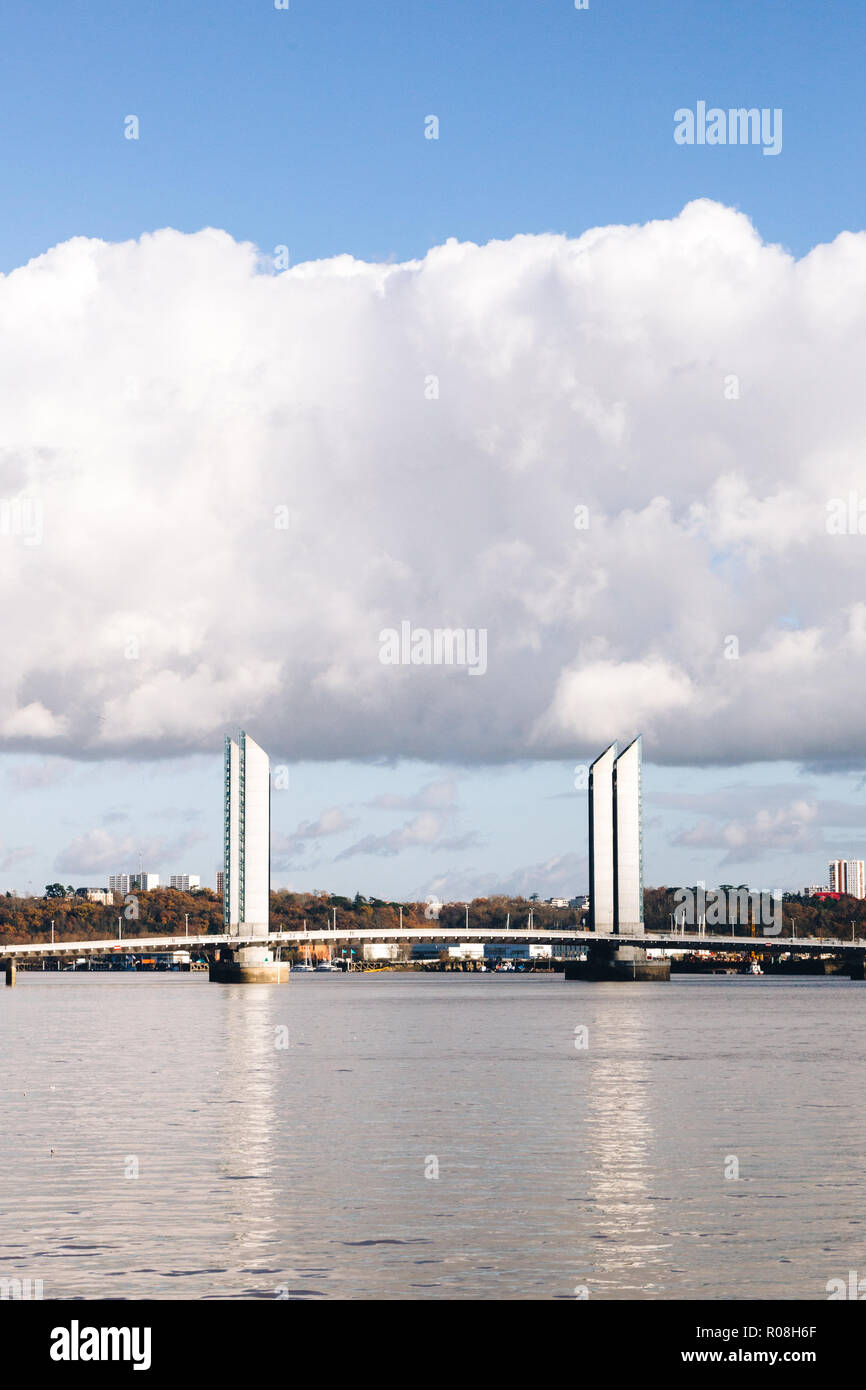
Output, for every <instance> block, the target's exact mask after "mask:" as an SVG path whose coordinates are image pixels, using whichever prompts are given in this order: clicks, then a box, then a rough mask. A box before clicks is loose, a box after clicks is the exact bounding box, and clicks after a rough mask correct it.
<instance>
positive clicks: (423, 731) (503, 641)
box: [0, 201, 866, 810]
mask: <svg viewBox="0 0 866 1390" xmlns="http://www.w3.org/2000/svg"><path fill="white" fill-rule="evenodd" d="M864 291H866V234H857V235H851V234H847V233H846V234H843V235H842V236H840V237H839V238H837V240H836V241H835V242H833V243H832V244H831V245H828V246H822V247H819V248H817V249H816V250H815V251H813V252H812V253H811V254H810V255H809V256H807V257H805V258H804V259H802V260H800V261H795V260H794V259H793V258H792V257H791V256H789V255H788V254H787V253H785V252H784V251H783V250H782V249H781V248H779V247H776V246H768V245H765V244H763V243H762V241H761V239H760V237H759V236H758V234H757V232H756V231H755V230H754V228H753V227H752V226H751V225H750V223H749V222H748V220H747V219H746V218H745V217H744V216H742V215H741V214H739V213H736V212H734V211H732V210H730V209H727V208H724V207H721V206H719V205H717V204H713V203H710V202H706V201H702V202H697V203H693V204H690V205H689V206H688V207H687V208H686V209H684V211H683V212H682V214H681V215H680V216H679V217H677V218H675V219H673V220H671V221H665V222H654V223H650V224H648V225H645V226H633V227H604V228H596V229H594V230H592V231H590V232H587V233H586V234H585V235H584V236H583V237H581V238H579V239H577V240H569V239H567V238H565V237H562V236H557V235H545V236H518V237H515V238H514V239H513V240H511V241H508V242H492V243H490V244H489V245H487V246H483V247H477V246H473V245H471V244H458V243H456V242H454V241H450V242H448V243H447V244H446V245H444V246H440V247H436V248H434V249H433V250H431V251H430V252H429V254H428V255H427V256H426V257H425V258H424V259H423V260H421V261H417V262H411V263H407V264H402V265H401V264H395V265H368V264H364V263H361V262H356V261H353V260H352V259H351V257H338V258H336V259H334V260H330V261H322V262H316V263H310V264H307V265H302V266H297V267H295V268H293V269H292V270H290V271H288V272H286V273H285V274H282V275H280V276H272V275H269V274H262V263H261V258H260V257H259V255H258V253H257V252H256V249H255V248H254V247H252V246H250V245H245V244H237V243H235V242H234V241H233V240H232V239H231V238H230V237H229V236H228V235H227V234H226V233H223V232H219V231H214V230H207V231H203V232H199V233H197V234H195V235H184V234H181V233H179V232H175V231H170V230H166V231H161V232H158V233H156V234H154V235H149V236H145V237H143V238H142V239H141V240H140V241H139V242H127V243H123V244H120V245H109V244H106V243H104V242H99V241H90V240H86V239H83V238H78V239H75V240H73V241H70V242H67V243H65V244H63V245H61V246H58V247H55V248H54V249H53V250H52V251H50V252H48V253H47V254H46V255H44V256H41V257H39V258H38V259H36V260H34V261H31V262H30V263H29V264H28V265H27V266H24V267H22V268H21V269H19V270H16V271H14V272H13V273H12V274H10V275H8V276H5V277H2V278H0V318H2V322H3V324H4V332H3V336H2V341H0V419H2V420H3V437H2V441H0V499H7V500H12V499H15V498H19V499H20V498H25V497H29V498H34V499H38V500H39V501H40V502H41V514H40V515H41V528H42V539H41V541H39V542H38V543H35V542H36V537H35V536H32V535H30V536H21V535H16V534H14V533H12V532H9V533H3V534H0V584H2V588H3V593H4V633H5V641H4V661H3V664H2V669H0V740H2V743H3V745H4V746H5V747H7V748H12V749H22V750H30V751H47V752H50V753H53V754H73V755H80V754H82V753H85V754H87V755H88V756H89V757H93V756H99V755H100V754H102V753H104V754H105V756H111V757H118V756H125V755H128V756H149V755H156V754H163V753H166V754H181V753H184V752H187V751H192V750H200V749H208V750H215V749H217V748H218V747H219V744H220V740H221V737H222V734H223V732H224V730H225V729H226V728H231V727H233V726H235V725H236V724H239V723H240V724H244V725H246V726H247V727H249V730H250V732H251V734H252V735H253V736H254V737H256V738H257V739H259V740H260V741H261V742H262V743H264V744H265V746H266V747H268V748H269V749H270V750H272V751H273V752H274V753H278V754H279V756H281V757H286V758H289V759H293V758H301V757H311V758H338V757H344V756H346V757H366V758H376V757H398V756H409V757H418V758H427V759H429V760H431V761H438V762H446V763H447V762H448V761H450V760H454V761H459V760H462V759H470V760H480V761H490V762H493V761H497V760H503V759H511V758H520V757H525V756H532V757H556V758H560V757H561V758H571V757H573V756H580V757H582V756H586V755H587V754H589V753H591V752H593V751H595V750H596V749H597V747H598V746H599V745H601V744H604V743H606V742H607V741H608V740H609V739H610V738H613V737H619V738H620V739H622V738H625V737H628V735H629V734H630V733H632V732H635V731H636V730H638V729H642V730H643V732H644V733H645V736H646V743H645V750H646V753H647V755H648V757H650V758H655V759H657V760H660V761H669V762H688V761H693V760H703V761H711V760H720V761H731V762H734V761H736V762H743V761H746V760H748V759H751V758H759V757H763V758H789V757H793V758H805V759H810V760H813V761H815V762H817V761H819V760H821V759H828V758H829V759H832V758H834V757H844V756H849V755H850V752H851V749H852V748H853V747H856V746H857V745H858V743H859V742H862V740H863V737H864V735H866V705H864V702H863V700H862V696H861V692H862V689H863V686H864V680H866V636H864V634H866V620H864V607H863V600H862V578H861V576H862V573H863V565H864V558H866V536H860V535H858V534H854V535H830V534H828V533H827V530H826V525H825V520H826V504H827V502H828V500H829V499H831V498H834V497H839V498H844V497H847V495H848V493H849V491H851V490H855V491H857V492H858V493H859V494H860V495H861V496H863V497H864V499H866V461H864V460H866V394H864V392H863V391H862V383H861V380H860V378H861V374H862V367H861V364H862V360H863V355H864V350H866V310H864V308H863V305H864V303H866V293H864ZM431 375H435V376H436V377H438V379H439V398H438V399H436V400H430V399H427V398H426V397H425V383H426V381H427V379H428V378H429V377H430V376H431ZM732 375H736V377H737V378H738V382H739V398H738V399H733V400H732V399H726V398H725V382H726V378H730V377H731V376H732ZM578 505H583V506H586V507H587V508H588V509H589V527H588V529H585V530H577V529H575V526H574V509H575V507H576V506H578ZM278 508H287V509H288V514H289V518H290V520H289V525H288V527H287V528H284V529H280V528H277V527H275V525H274V519H275V516H277V515H278V513H277V509H278ZM280 515H282V514H281V513H280ZM7 530H8V528H7ZM404 619H408V620H409V621H410V622H411V623H412V624H413V625H415V626H424V627H429V628H433V627H467V628H470V627H471V628H485V629H487V632H488V670H487V673H486V675H485V676H484V677H483V678H478V679H473V680H470V679H467V676H466V672H465V669H464V670H460V669H459V668H456V669H455V668H451V669H449V668H447V667H423V666H417V667H412V666H407V667H386V666H383V665H382V664H381V663H380V661H379V644H378V634H379V632H380V631H381V630H382V629H383V628H386V627H394V626H397V625H399V623H400V622H401V621H403V620H404ZM730 636H734V637H736V639H737V642H738V645H739V656H738V658H737V659H735V660H727V659H725V656H724V649H725V642H726V640H727V639H728V638H729V637H730ZM431 809H434V810H435V808H431Z"/></svg>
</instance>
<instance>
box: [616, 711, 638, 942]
mask: <svg viewBox="0 0 866 1390" xmlns="http://www.w3.org/2000/svg"><path fill="white" fill-rule="evenodd" d="M613 806H614V814H613V841H614V842H613V856H614V864H615V866H616V872H615V875H614V922H615V927H614V930H615V931H617V932H622V933H625V934H626V935H627V936H638V935H639V934H640V933H641V932H642V931H643V827H642V805H641V741H640V735H638V737H637V738H636V739H634V741H633V742H632V743H630V744H629V745H628V747H627V748H626V749H625V751H624V752H622V753H620V755H619V757H618V758H617V759H616V761H615V763H614V765H613Z"/></svg>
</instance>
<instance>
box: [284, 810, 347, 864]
mask: <svg viewBox="0 0 866 1390" xmlns="http://www.w3.org/2000/svg"><path fill="white" fill-rule="evenodd" d="M355 824H357V818H356V817H352V816H348V815H347V814H346V812H345V811H344V810H342V808H341V807H339V806H329V807H328V808H327V810H325V811H323V812H322V813H321V815H320V816H318V817H317V818H316V820H312V821H310V820H308V821H301V822H300V824H299V825H297V826H296V827H295V829H294V830H293V831H291V833H290V834H288V835H273V834H272V836H271V851H272V854H273V862H274V865H275V867H277V868H285V867H286V866H287V865H289V864H290V863H292V861H293V860H295V859H296V858H297V856H298V855H299V854H301V853H303V851H304V850H305V849H307V848H308V846H309V845H310V843H311V842H312V841H317V840H322V839H326V838H327V837H328V836H329V835H340V834H342V832H343V831H345V830H349V829H351V827H352V826H353V825H355Z"/></svg>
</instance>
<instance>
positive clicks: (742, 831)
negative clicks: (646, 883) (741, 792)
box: [674, 798, 824, 864]
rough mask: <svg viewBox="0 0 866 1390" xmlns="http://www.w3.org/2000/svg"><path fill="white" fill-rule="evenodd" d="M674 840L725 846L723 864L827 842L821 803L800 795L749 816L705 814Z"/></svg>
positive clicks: (803, 849) (693, 845)
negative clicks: (723, 817)
mask: <svg viewBox="0 0 866 1390" xmlns="http://www.w3.org/2000/svg"><path fill="white" fill-rule="evenodd" d="M674 844H676V845H687V846H689V847H690V848H692V849H724V850H726V853H725V854H724V855H723V856H722V859H721V860H720V861H719V862H720V863H721V864H737V863H739V862H740V861H741V860H747V859H760V858H762V857H763V856H764V855H765V854H767V852H768V851H770V850H784V851H785V852H788V853H792V852H809V851H814V850H817V849H820V848H822V847H823V845H824V838H823V834H822V831H821V827H820V823H819V817H818V807H817V805H816V804H815V802H813V801H806V800H803V799H801V798H798V799H796V800H793V801H791V802H790V803H789V804H788V805H787V806H783V807H779V808H778V809H775V810H769V809H763V810H760V811H758V812H757V813H756V814H755V815H754V816H752V817H750V818H749V819H734V820H729V821H726V822H724V823H719V822H718V821H716V820H713V819H710V818H706V819H704V820H701V821H699V822H698V824H697V825H693V826H690V827H689V828H688V829H686V830H682V831H680V832H679V834H678V835H676V836H675V837H674Z"/></svg>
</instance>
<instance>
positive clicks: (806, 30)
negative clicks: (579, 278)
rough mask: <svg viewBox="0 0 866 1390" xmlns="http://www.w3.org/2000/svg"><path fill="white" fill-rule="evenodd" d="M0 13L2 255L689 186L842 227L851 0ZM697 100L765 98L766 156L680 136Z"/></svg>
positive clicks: (686, 193)
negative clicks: (159, 231) (778, 139)
mask: <svg viewBox="0 0 866 1390" xmlns="http://www.w3.org/2000/svg"><path fill="white" fill-rule="evenodd" d="M2 24H3V44H2V54H0V128H2V130H3V132H4V138H3V143H2V156H0V160H2V164H0V167H2V175H3V190H4V207H5V216H4V218H3V223H2V228H0V266H2V268H3V269H5V270H8V269H11V268H12V267H14V266H16V265H20V264H22V263H23V262H25V261H26V260H27V259H29V258H30V257H31V256H34V255H38V254H39V253H41V252H42V251H44V250H46V249H47V248H48V247H49V246H52V245H54V244H55V243H56V242H58V241H62V240H65V239H66V238H68V237H72V236H80V235H84V236H94V237H104V238H106V239H108V240H111V241H116V240H123V239H125V238H128V237H137V236H139V235H140V234H141V233H142V232H143V231H146V230H153V229H155V228H157V227H162V226H172V227H177V228H179V229H181V230H184V231H195V230H197V229H198V228H200V227H202V226H207V225H211V226H215V227H221V228H224V229H225V230H227V231H229V232H230V233H231V234H232V236H234V237H235V238H238V239H241V240H246V239H249V240H251V241H253V242H255V243H256V244H257V245H258V246H261V247H263V248H271V247H272V246H274V245H278V244H285V245H288V246H289V247H290V251H291V255H292V259H293V260H294V261H298V260H305V259H314V258H320V257H323V256H330V255H334V254H337V253H339V252H343V251H349V252H351V253H352V254H353V255H356V256H359V257H362V258H364V259H386V258H387V257H389V256H393V257H396V258H398V259H400V260H403V259H407V258H410V257H413V256H420V255H423V254H424V252H425V251H426V250H427V249H428V248H429V247H430V246H433V245H436V244H437V243H439V242H442V241H444V240H445V239H446V238H447V237H449V236H455V237H457V238H459V239H468V240H473V241H478V242H483V241H487V240H489V239H490V238H492V237H511V236H513V235H515V234H516V233H519V232H538V231H548V230H555V231H561V232H566V233H568V234H569V235H576V234H579V233H580V232H582V231H583V230H585V229H586V228H587V227H593V226H598V225H604V224H607V223H613V222H634V221H645V220H647V219H650V218H656V217H669V216H672V215H674V214H676V213H677V212H679V210H680V209H681V207H682V206H683V204H684V203H686V202H688V201H690V200H691V199H693V198H696V197H703V196H706V197H712V198H715V199H718V200H719V201H721V202H724V203H726V204H729V205H733V206H738V207H741V208H742V209H744V210H745V211H747V212H748V214H749V216H750V217H751V218H752V219H753V220H754V221H755V223H756V224H757V226H758V227H759V229H760V231H761V233H762V235H763V236H764V237H765V239H768V240H770V241H779V242H781V243H782V244H784V245H786V246H789V247H790V248H791V249H792V250H794V251H795V252H796V253H798V254H801V253H802V252H804V251H805V250H807V249H808V248H809V247H811V246H812V245H814V244H815V243H816V242H818V241H823V240H828V239H831V238H832V237H833V236H835V235H836V233H837V232H838V231H840V230H841V229H843V228H846V227H847V228H860V227H862V226H863V223H864V198H866V191H864V183H863V179H862V177H861V176H860V171H861V170H862V168H863V167H864V161H866V127H864V122H863V121H862V119H861V101H862V74H863V62H864V47H866V12H864V9H863V6H862V5H860V4H858V3H857V0H835V3H833V4H831V5H828V4H817V3H811V2H810V0H762V3H761V4H755V3H754V0H725V3H719V4H716V5H705V4H694V3H693V0H666V2H665V3H659V4H653V3H646V0H590V8H589V9H588V10H585V11H576V10H575V9H574V7H573V5H572V4H571V3H570V0H513V2H512V3H508V4H503V3H500V2H499V0H495V2H494V0H473V3H472V4H465V3H462V0H429V2H427V3H419V0H405V2H404V3H401V4H383V3H371V4H366V5H357V4H347V3H343V2H342V0H341V2H340V3H336V2H333V0H331V2H329V0H292V3H291V8H290V9H289V10H288V11H275V10H274V8H273V5H272V4H270V3H269V0H245V2H244V3H238V0H185V3H184V4H182V5H175V4H170V3H161V0H139V2H138V3H136V4H134V5H116V4H114V3H110V0H48V3H45V4H39V5H24V4H20V3H15V0H12V3H10V4H8V5H6V6H4V15H3V21H2ZM699 99H704V100H707V101H708V103H709V104H711V105H712V104H714V103H717V104H718V105H720V106H723V107H729V106H740V105H745V106H748V107H751V106H758V107H771V108H775V107H782V108H783V110H784V148H783V153H782V155H781V156H780V157H778V158H765V157H763V156H762V154H761V152H760V150H757V149H755V150H749V151H748V152H745V151H742V150H740V149H732V148H725V149H723V148H717V149H714V150H713V151H712V159H707V158H705V157H703V156H704V155H705V154H706V153H707V151H702V150H699V149H697V148H692V149H687V148H682V147H677V146H676V145H675V144H674V142H673V138H672V131H673V113H674V111H675V110H676V109H677V108H679V107H683V106H694V104H695V102H696V101H697V100H699ZM431 113H432V114H436V115H438V116H439V119H440V123H441V124H440V138H439V140H438V141H432V140H431V141H425V140H424V138H423V122H424V117H425V116H426V115H428V114H431ZM128 114H136V115H138V117H139V120H140V123H141V138H140V140H139V141H138V142H133V141H127V140H125V139H124V138H123V121H124V118H125V116H126V115H128ZM744 156H745V157H744Z"/></svg>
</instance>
